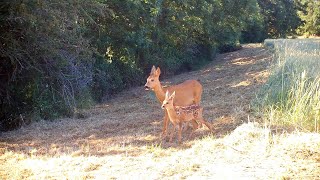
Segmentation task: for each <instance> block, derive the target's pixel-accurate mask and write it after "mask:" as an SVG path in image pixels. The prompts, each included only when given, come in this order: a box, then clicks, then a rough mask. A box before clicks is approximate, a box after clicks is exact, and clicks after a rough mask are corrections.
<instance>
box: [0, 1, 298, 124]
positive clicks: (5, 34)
mask: <svg viewBox="0 0 320 180" xmlns="http://www.w3.org/2000/svg"><path fill="white" fill-rule="evenodd" d="M284 1H285V0H283V2H284ZM258 2H260V1H257V0H242V1H241V3H239V2H238V1H230V0H201V1H198V0H191V1H180V0H179V1H169V0H144V1H139V0H124V1H117V0H108V1H106V0H65V1H59V0H44V1H37V0H30V1H21V0H12V1H1V2H0V13H1V14H0V32H1V36H0V39H1V43H0V58H1V61H0V80H1V84H0V103H1V104H0V106H1V110H0V126H1V127H2V129H11V128H14V127H18V126H20V125H21V124H23V123H29V122H31V121H33V120H36V119H54V118H57V117H60V116H71V115H73V114H74V112H76V111H77V109H78V108H82V107H86V106H88V105H90V104H92V103H94V101H98V102H99V101H101V100H102V99H104V98H109V97H111V95H113V94H115V93H117V92H119V91H121V90H123V89H125V88H129V87H131V86H136V85H139V84H141V83H142V82H144V81H145V79H144V77H145V76H146V75H147V74H148V73H149V71H150V67H151V66H152V65H157V66H161V68H162V71H163V76H168V75H172V74H178V73H181V72H183V71H188V70H194V69H197V68H199V67H201V66H202V65H203V64H206V63H207V62H208V61H211V60H212V57H213V56H214V55H215V54H216V53H217V52H225V51H230V50H235V49H237V48H238V47H239V41H240V39H241V40H242V41H243V42H249V41H250V42H251V41H255V39H256V40H258V41H260V40H261V39H262V38H263V37H264V36H263V35H261V34H263V33H265V32H264V30H266V29H267V30H269V29H270V28H269V29H268V28H265V27H266V26H265V25H264V24H263V23H265V22H266V19H263V18H262V17H267V15H265V16H261V15H259V12H264V11H260V10H261V8H264V7H263V6H261V5H260V7H259V4H258ZM272 2H273V1H272ZM281 2H282V1H281ZM286 2H287V1H286ZM288 2H289V1H288ZM289 4H290V3H289ZM273 5H274V6H275V7H276V6H277V3H275V2H273ZM272 7H273V6H272ZM284 7H286V6H282V5H281V8H282V9H283V8H284ZM281 8H280V9H281ZM272 15H273V14H272ZM286 15H287V14H286ZM274 17H275V18H279V19H281V18H280V17H278V16H274ZM286 17H287V18H284V20H288V17H289V16H286ZM282 19H283V18H282ZM289 19H290V18H289ZM274 22H277V21H274ZM290 22H291V21H290ZM261 23H262V24H261ZM289 25H290V26H286V27H285V30H283V31H277V32H275V33H280V34H281V33H283V32H288V29H289V28H292V27H294V26H293V25H291V24H290V23H289ZM281 27H282V26H281V25H280V26H277V28H280V30H282V29H281ZM251 31H253V32H251ZM268 33H269V32H268ZM241 34H242V36H241ZM250 35H252V36H250ZM1 127H0V129H1Z"/></svg>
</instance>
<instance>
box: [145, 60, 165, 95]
mask: <svg viewBox="0 0 320 180" xmlns="http://www.w3.org/2000/svg"><path fill="white" fill-rule="evenodd" d="M160 74H161V71H160V68H159V67H158V68H157V69H156V67H155V66H152V69H151V72H150V75H149V77H148V78H147V83H146V84H145V85H144V87H145V90H149V89H151V90H154V89H155V87H156V86H161V85H160V81H159V76H160Z"/></svg>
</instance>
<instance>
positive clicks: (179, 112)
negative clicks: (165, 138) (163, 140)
mask: <svg viewBox="0 0 320 180" xmlns="http://www.w3.org/2000/svg"><path fill="white" fill-rule="evenodd" d="M175 93H176V92H175V91H174V92H173V93H172V94H171V95H170V93H169V92H168V91H167V92H166V96H165V99H164V101H163V103H162V106H161V108H162V109H166V111H167V113H168V116H169V119H170V122H171V123H172V124H173V129H172V132H171V136H170V140H169V142H172V138H173V135H174V132H175V129H176V127H177V126H178V125H179V131H178V141H179V143H181V131H182V123H184V122H188V121H191V120H198V121H199V122H201V123H203V124H205V125H206V126H207V127H208V128H209V129H210V131H212V127H211V125H210V124H209V122H207V121H206V120H204V119H203V116H202V112H203V108H202V107H201V106H200V105H198V104H192V105H189V106H174V105H173V103H174V98H175V95H176V94H175ZM193 133H194V129H193V131H192V133H191V134H190V136H192V135H193Z"/></svg>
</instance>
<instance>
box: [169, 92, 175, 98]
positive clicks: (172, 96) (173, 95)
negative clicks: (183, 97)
mask: <svg viewBox="0 0 320 180" xmlns="http://www.w3.org/2000/svg"><path fill="white" fill-rule="evenodd" d="M175 96H176V92H175V91H173V93H172V94H171V96H170V99H173V98H174V97H175Z"/></svg>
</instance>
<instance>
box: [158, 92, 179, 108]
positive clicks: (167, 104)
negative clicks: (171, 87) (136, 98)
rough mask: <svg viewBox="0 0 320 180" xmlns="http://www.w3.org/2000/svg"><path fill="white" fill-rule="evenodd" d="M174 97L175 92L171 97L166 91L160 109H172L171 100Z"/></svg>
mask: <svg viewBox="0 0 320 180" xmlns="http://www.w3.org/2000/svg"><path fill="white" fill-rule="evenodd" d="M175 95H176V92H175V91H174V92H173V93H172V94H171V95H170V93H169V91H167V92H166V97H165V99H164V101H163V103H162V106H161V108H162V109H167V108H170V107H173V98H174V97H175Z"/></svg>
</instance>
